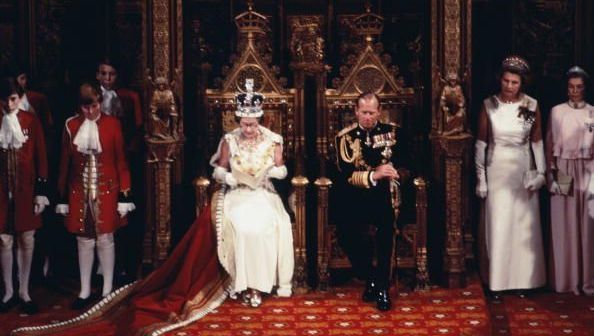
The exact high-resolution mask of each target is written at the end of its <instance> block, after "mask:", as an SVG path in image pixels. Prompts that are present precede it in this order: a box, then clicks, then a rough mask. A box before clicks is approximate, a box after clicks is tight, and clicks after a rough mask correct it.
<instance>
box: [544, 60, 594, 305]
mask: <svg viewBox="0 0 594 336" xmlns="http://www.w3.org/2000/svg"><path fill="white" fill-rule="evenodd" d="M587 79H588V74H587V73H586V72H585V71H584V70H583V69H581V68H580V67H577V66H575V67H572V68H571V69H569V71H568V73H567V95H568V101H566V102H564V103H562V104H559V105H557V106H555V107H553V109H552V110H551V117H550V121H549V128H548V132H547V154H548V155H547V159H548V166H549V169H550V173H549V191H550V192H551V231H552V232H551V233H552V257H553V258H552V260H551V266H552V268H551V282H552V285H553V288H554V289H555V291H557V292H560V293H564V292H573V293H574V294H576V295H579V294H580V292H581V291H583V292H584V293H585V294H588V295H592V294H594V220H593V219H592V217H590V215H589V214H588V201H589V199H590V198H592V197H593V196H592V195H593V194H594V190H592V187H591V186H592V182H594V181H591V176H592V170H593V169H594V157H593V152H594V147H593V145H594V143H593V142H594V133H593V131H594V124H593V120H592V118H593V113H594V107H592V106H591V105H590V104H588V103H586V101H585V100H584V94H585V91H586V80H587Z"/></svg>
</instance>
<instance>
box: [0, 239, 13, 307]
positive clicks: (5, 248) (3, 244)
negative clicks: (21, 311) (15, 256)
mask: <svg viewBox="0 0 594 336" xmlns="http://www.w3.org/2000/svg"><path fill="white" fill-rule="evenodd" d="M13 243H14V238H13V237H12V236H11V235H7V234H0V261H1V262H2V279H3V280H4V297H3V298H2V302H7V301H8V300H10V298H12V294H13V293H14V288H13V287H12V244H13Z"/></svg>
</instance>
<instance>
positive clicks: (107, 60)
mask: <svg viewBox="0 0 594 336" xmlns="http://www.w3.org/2000/svg"><path fill="white" fill-rule="evenodd" d="M102 65H109V66H110V67H112V68H114V69H115V70H116V72H118V73H119V64H118V62H117V61H115V60H114V59H113V58H110V57H104V58H101V59H99V60H98V61H97V70H96V71H97V72H99V68H100V67H101V66H102Z"/></svg>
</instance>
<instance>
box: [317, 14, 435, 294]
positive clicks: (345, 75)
mask: <svg viewBox="0 0 594 336" xmlns="http://www.w3.org/2000/svg"><path fill="white" fill-rule="evenodd" d="M352 25H353V27H355V28H356V30H357V32H358V33H359V34H360V35H361V37H362V38H364V41H365V42H364V43H361V44H360V45H359V48H358V53H356V54H354V55H350V56H349V57H347V58H346V59H347V60H348V61H347V64H344V65H342V66H341V68H340V77H339V78H335V79H334V81H333V86H334V87H335V89H328V90H326V92H325V106H324V109H323V111H324V113H325V118H326V120H328V123H327V129H326V131H325V134H323V135H321V139H320V142H322V143H325V144H327V146H326V147H325V153H321V154H322V155H324V156H325V157H326V159H327V161H328V164H329V165H335V162H336V155H337V154H336V148H335V145H334V137H335V136H336V134H337V133H338V132H339V131H340V130H341V129H342V128H343V127H345V126H348V125H351V124H352V123H353V122H354V121H356V118H355V109H354V108H355V103H356V99H357V97H358V96H359V94H361V93H362V92H365V91H373V92H375V93H376V94H377V95H378V96H379V97H380V99H381V101H382V112H383V116H382V119H383V121H384V122H392V123H395V124H397V125H398V126H399V127H400V129H401V131H404V132H406V130H407V129H410V127H411V125H410V123H409V124H407V120H408V119H410V118H409V116H410V113H414V111H415V109H414V105H415V101H417V97H416V94H418V92H416V91H415V89H413V88H412V87H405V86H404V85H403V82H402V81H401V80H398V78H399V77H398V70H397V68H396V67H395V66H392V65H391V64H390V62H391V61H390V57H389V56H387V55H382V52H383V49H382V46H381V44H379V43H378V44H374V42H373V40H374V38H373V37H374V36H377V35H379V34H380V33H381V29H382V25H383V18H382V17H381V16H378V15H376V14H373V13H371V12H370V11H369V9H368V11H367V13H365V14H363V15H360V16H358V17H356V18H354V19H353V21H352ZM395 154H396V155H397V153H395ZM329 170H330V169H329ZM412 184H413V187H412V188H411V189H413V190H414V198H413V197H408V201H411V202H414V203H415V206H414V208H413V207H408V208H409V211H411V210H412V212H414V213H413V214H408V216H404V217H402V218H400V219H401V220H404V223H402V221H400V224H399V234H398V235H397V238H396V239H397V241H396V245H395V247H396V248H395V249H394V251H395V252H394V263H395V264H396V265H397V267H400V268H410V269H413V270H414V271H415V272H416V280H417V281H416V286H417V288H419V289H421V288H425V287H426V286H427V284H428V275H427V268H426V263H427V253H426V222H427V215H426V212H427V195H426V183H425V181H424V180H423V179H422V178H420V177H417V178H414V179H413V183H412ZM316 186H317V187H318V193H319V196H321V197H319V200H320V201H319V203H318V214H319V215H318V246H319V247H318V272H319V277H320V287H321V288H322V289H324V288H325V287H326V286H327V284H328V280H329V276H328V269H340V268H346V267H350V263H349V261H348V259H347V258H346V256H345V254H344V253H343V252H342V250H341V249H340V247H339V245H338V243H337V238H336V226H335V223H333V222H332V216H331V214H330V216H328V214H327V213H326V211H328V210H327V209H328V206H329V204H328V203H330V207H332V204H333V203H332V202H331V200H330V202H328V197H324V196H327V195H328V188H329V184H328V183H326V184H320V183H317V182H316ZM409 196H411V195H409ZM330 197H332V193H331V192H330ZM405 201H406V199H405ZM403 208H406V207H403ZM332 211H365V210H364V209H333V210H332ZM320 214H321V215H320Z"/></svg>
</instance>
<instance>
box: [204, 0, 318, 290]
mask: <svg viewBox="0 0 594 336" xmlns="http://www.w3.org/2000/svg"><path fill="white" fill-rule="evenodd" d="M235 21H236V24H237V27H238V30H239V43H238V45H239V54H238V57H233V59H236V61H235V62H234V63H233V64H232V65H231V67H230V68H229V69H227V70H226V71H225V74H224V75H226V76H225V78H224V79H223V80H222V81H221V83H220V88H219V89H207V90H206V100H207V102H206V106H207V120H208V125H207V127H208V134H207V139H208V146H207V147H208V148H207V149H208V153H206V155H212V153H214V152H215V151H216V149H217V145H218V143H219V139H220V138H221V136H222V135H223V134H224V133H225V132H228V131H230V130H232V129H234V128H236V127H238V125H237V123H236V121H235V114H234V112H235V109H236V105H235V94H236V93H237V92H244V91H245V86H244V84H245V80H246V78H251V79H253V80H254V91H257V92H260V93H262V94H263V95H264V97H265V101H264V103H263V109H264V116H263V119H262V122H261V124H262V125H263V126H265V127H267V128H269V129H271V130H272V131H274V132H276V133H279V134H281V135H282V136H283V138H284V147H283V149H284V150H283V154H284V159H285V162H286V164H287V168H288V169H289V172H291V170H292V168H293V167H295V166H296V165H297V163H298V162H299V160H300V155H299V154H298V151H299V149H298V147H299V146H296V145H295V144H296V139H297V137H298V136H299V135H298V134H296V132H295V130H296V129H297V128H296V127H295V122H296V120H297V119H298V118H299V112H298V111H297V110H296V108H295V105H296V94H297V93H296V90H295V89H287V88H284V83H285V82H286V80H285V79H284V78H278V77H277V74H278V68H277V67H274V66H270V65H269V64H270V60H271V59H272V55H270V54H269V53H267V51H268V50H269V49H268V47H267V46H268V43H269V42H268V41H267V34H268V32H269V25H268V20H267V18H266V17H265V16H263V15H261V14H259V13H257V12H255V11H253V10H252V8H251V7H250V8H249V10H248V11H247V12H245V13H242V14H240V15H238V16H237V17H236V18H235ZM263 51H264V52H263ZM304 180H305V181H306V179H305V178H304V177H301V176H295V177H293V179H292V181H291V183H292V189H293V190H292V192H294V193H295V195H296V197H295V206H294V208H293V211H292V212H293V214H294V216H292V218H294V221H293V241H294V249H295V274H294V277H293V283H294V290H296V291H297V292H299V291H302V290H304V289H305V288H306V278H307V274H306V271H307V267H306V248H305V188H306V185H307V183H304V182H303V181H304ZM209 185H210V182H209V179H207V178H206V177H200V178H198V179H197V180H196V192H197V202H198V204H199V205H202V204H204V202H205V201H206V200H207V198H208V196H207V190H208V186H209Z"/></svg>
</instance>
